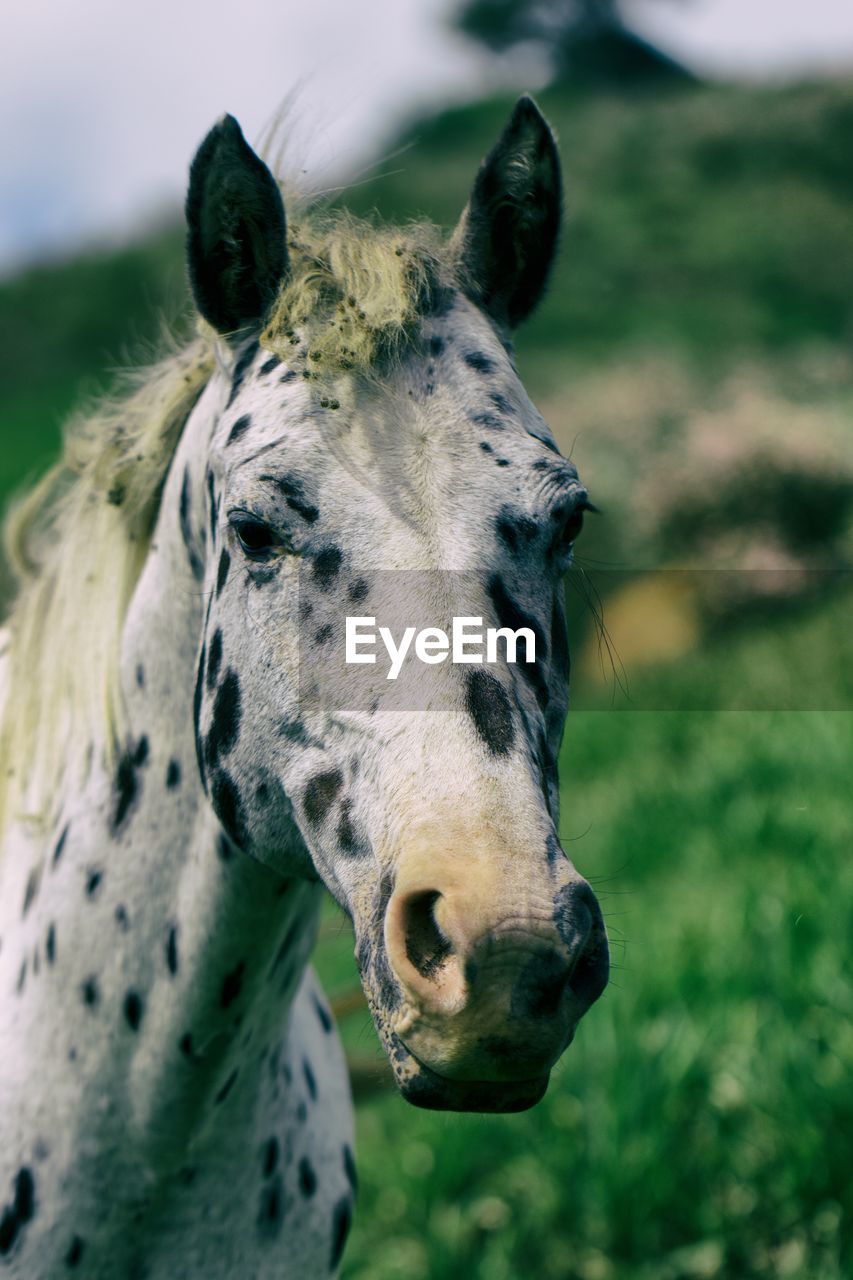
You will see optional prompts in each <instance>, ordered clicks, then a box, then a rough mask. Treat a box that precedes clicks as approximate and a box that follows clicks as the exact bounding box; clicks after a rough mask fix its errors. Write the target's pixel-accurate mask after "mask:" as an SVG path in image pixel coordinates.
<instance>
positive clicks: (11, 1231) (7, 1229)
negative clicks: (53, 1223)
mask: <svg viewBox="0 0 853 1280" xmlns="http://www.w3.org/2000/svg"><path fill="white" fill-rule="evenodd" d="M12 1185H13V1188H14V1194H13V1199H12V1203H11V1204H9V1205H6V1206H5V1208H4V1209H3V1214H2V1217H0V1255H3V1254H7V1253H9V1252H10V1250H11V1249H12V1247H13V1246H14V1244H15V1241H16V1240H17V1238H18V1235H19V1234H20V1232H21V1229H22V1228H23V1227H25V1226H26V1225H27V1223H28V1222H30V1221H31V1220H32V1219H33V1217H34V1216H35V1200H36V1186H35V1180H34V1178H33V1175H32V1172H31V1171H30V1170H29V1169H28V1168H26V1166H24V1167H23V1168H21V1169H19V1170H18V1172H17V1174H16V1175H15V1179H14V1182H13V1184H12Z"/></svg>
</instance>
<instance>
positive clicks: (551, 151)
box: [453, 95, 562, 329]
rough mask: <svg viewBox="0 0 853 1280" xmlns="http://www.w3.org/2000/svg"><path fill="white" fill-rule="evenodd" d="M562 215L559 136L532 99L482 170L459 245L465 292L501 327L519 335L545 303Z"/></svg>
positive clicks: (521, 104)
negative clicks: (519, 329)
mask: <svg viewBox="0 0 853 1280" xmlns="http://www.w3.org/2000/svg"><path fill="white" fill-rule="evenodd" d="M561 212H562V179H561V177H560V160H559V156H558V154H557V145H556V142H555V140H554V135H553V133H552V132H551V129H550V127H549V125H548V122H547V121H546V120H545V118H544V116H543V115H542V113H541V112H540V110H539V108H538V107H537V105H536V103H535V102H534V101H533V99H532V98H528V97H527V96H526V95H525V96H524V97H522V98H519V100H518V102H517V103H516V104H515V108H514V110H513V113H512V115H511V116H510V118H509V121H508V123H507V125H506V128H505V129H504V131H503V133H502V134H501V137H500V139H499V140H498V142H497V144H496V145H495V146H494V147H493V149H492V150H491V151H490V152H489V154H488V155H487V156H486V158H485V160H484V161H483V163H482V164H481V165H480V170H479V172H478V174H477V177H476V180H475V182H474V188H473V190H472V192H471V197H470V199H469V201H468V204H467V205H466V207H465V211H464V213H463V214H462V218H461V220H460V222H459V225H458V227H457V228H456V231H455V233H454V237H453V242H454V246H455V248H456V252H457V254H458V262H459V268H460V271H461V276H462V283H463V288H464V290H465V292H466V293H467V294H468V296H469V297H470V298H471V299H472V301H474V302H476V303H477V304H478V306H481V307H482V308H483V310H484V311H486V312H488V313H489V315H491V316H492V317H493V318H494V319H495V320H496V321H497V322H498V323H499V324H501V325H506V326H508V327H509V328H510V329H512V328H515V326H516V325H517V324H520V323H521V321H522V320H524V319H525V318H526V317H527V316H528V315H529V314H530V312H531V311H532V310H533V308H534V307H535V306H536V304H537V303H538V302H539V299H540V298H541V296H542V293H543V291H544V288H545V283H546V281H547V279H548V273H549V272H550V270H551V265H552V263H553V260H554V254H555V250H556V247H557V237H558V234H559V230H560V217H561Z"/></svg>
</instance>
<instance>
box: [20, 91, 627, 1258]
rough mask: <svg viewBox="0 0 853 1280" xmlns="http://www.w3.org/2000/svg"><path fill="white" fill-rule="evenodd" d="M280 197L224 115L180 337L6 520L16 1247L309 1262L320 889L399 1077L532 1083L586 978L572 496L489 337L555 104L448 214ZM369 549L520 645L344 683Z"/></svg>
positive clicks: (336, 1148) (520, 264)
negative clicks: (400, 678)
mask: <svg viewBox="0 0 853 1280" xmlns="http://www.w3.org/2000/svg"><path fill="white" fill-rule="evenodd" d="M287 203H288V206H289V207H290V212H289V214H288V215H287V216H286V214H285V207H284V204H285V200H284V197H283V196H282V189H281V187H280V185H279V183H278V182H277V181H276V180H275V179H274V178H273V176H272V174H271V172H270V170H269V169H268V167H267V166H266V164H265V163H264V162H263V161H262V160H261V159H260V158H259V157H258V156H257V155H256V154H255V153H254V151H252V150H251V149H250V147H249V146H248V145H247V143H246V142H245V140H244V138H243V135H242V133H241V131H240V128H239V126H238V124H237V123H236V121H235V120H234V119H233V118H232V117H230V116H226V117H224V118H223V119H222V120H221V121H220V122H219V123H218V124H216V125H215V127H214V128H213V129H212V130H211V132H210V133H209V134H208V135H207V137H206V138H205V140H204V141H203V142H202V144H201V147H200V149H199V150H198V152H197V154H196V156H195V159H194V160H193V163H192V167H191V171H190V181H189V190H188V196H187V202H186V212H187V221H188V242H187V245H188V247H187V256H188V269H189V279H190V284H191V290H192V295H193V298H194V301H195V305H196V309H197V311H198V318H197V330H196V334H195V336H194V337H192V339H191V340H190V341H189V342H188V343H187V344H186V345H183V346H181V347H179V348H176V349H175V350H174V351H173V352H172V353H171V354H170V355H168V356H167V357H166V358H165V359H164V360H163V361H162V362H161V363H160V364H158V365H156V366H154V367H152V368H150V369H149V370H147V371H146V372H145V373H143V374H139V375H137V376H136V380H135V382H134V383H133V384H132V385H131V386H129V387H128V388H127V390H126V392H125V393H124V394H123V395H121V396H118V397H117V398H115V399H113V400H110V401H107V402H103V403H100V404H98V405H95V406H94V408H91V409H90V410H89V411H88V412H86V413H84V414H83V415H81V416H80V417H78V418H76V419H75V420H74V421H73V422H72V423H71V424H70V426H69V427H68V429H67V431H66V435H65V442H64V448H63V453H62V456H61V459H60V461H59V462H58V463H57V465H56V466H55V467H54V468H53V470H52V471H50V472H49V473H48V474H47V475H46V476H45V477H44V478H43V479H42V480H41V481H40V482H39V483H38V484H37V485H36V487H35V488H34V489H33V490H32V492H30V493H29V494H28V495H26V496H25V497H24V498H23V499H22V500H21V501H20V502H19V504H18V505H17V506H16V507H15V508H14V509H13V511H12V512H11V514H10V516H9V518H8V520H7V527H6V535H7V549H8V553H9V557H10V562H11V563H12V564H13V566H14V568H15V570H16V573H17V577H18V580H19V585H18V592H17V596H16V598H15V602H14V604H13V607H12V609H11V612H10V615H9V618H8V625H7V628H6V632H5V640H4V649H3V658H2V688H3V691H4V692H3V709H2V739H0V744H1V745H2V761H3V766H2V778H0V784H1V785H2V794H0V800H1V801H2V821H3V830H4V846H3V857H2V863H0V902H2V908H0V936H1V937H2V944H1V945H0V1046H2V1051H1V1052H0V1273H3V1274H8V1275H9V1276H10V1277H15V1278H16V1280H18V1278H21V1280H23V1278H25V1280H54V1278H55V1277H61V1276H64V1275H65V1274H66V1273H71V1272H76V1273H78V1274H80V1275H81V1276H83V1275H85V1276H89V1277H98V1278H101V1277H103V1280H115V1278H116V1277H133V1278H135V1280H143V1278H145V1280H181V1278H186V1280H196V1278H198V1277H205V1280H219V1278H223V1280H224V1278H225V1277H228V1278H231V1280H233V1278H236V1277H239V1278H240V1280H244V1278H246V1277H253V1278H254V1277H257V1278H259V1280H260V1278H264V1277H276V1278H277V1280H281V1278H282V1277H306V1276H312V1277H313V1276H320V1275H329V1274H335V1273H336V1272H337V1269H338V1267H339V1264H340V1261H341V1256H342V1252H343V1249H344V1244H345V1240H346V1237H347V1232H348V1230H349V1227H350V1223H351V1219H352V1212H353V1202H354V1197H355V1192H356V1173H355V1165H354V1158H353V1136H352V1107H351V1100H350V1092H349V1085H348V1077H347V1070H346V1064H345V1059H344V1056H343V1053H342V1051H341V1046H340V1042H339V1040H338V1036H337V1033H336V1030H335V1026H334V1024H333V1021H332V1017H331V1016H330V1011H329V1006H328V1004H327V1002H326V1000H325V998H324V996H323V993H322V991H321V990H320V988H319V986H318V983H317V980H316V978H315V976H314V973H313V970H312V968H311V966H310V964H309V957H310V953H311V949H312V946H313V943H314V940H315V934H316V930H317V919H318V912H319V910H320V906H321V902H322V899H323V894H324V890H325V889H327V890H329V891H330V893H331V894H332V895H333V897H334V898H335V899H336V900H337V902H338V903H339V904H340V907H341V908H342V909H343V911H344V912H345V913H346V914H347V915H348V916H349V918H350V919H351V921H352V925H353V928H354V933H355V949H356V958H357V962H358V966H359V970H360V974H361V979H362V983H363V986H364V990H365V993H366V997H367V1001H368V1004H369V1006H370V1009H371V1012H372V1015H373V1019H374V1021H375V1025H376V1029H377V1032H378V1035H379V1038H380V1040H381V1042H382V1045H383V1047H384V1049H385V1051H386V1052H387V1055H388V1059H389V1061H390V1064H391V1067H392V1068H393V1074H394V1077H395V1079H396V1082H397V1085H398V1087H399V1090H400V1092H401V1093H402V1095H403V1097H404V1098H405V1099H407V1100H408V1101H409V1102H411V1103H414V1104H415V1105H416V1106H420V1107H427V1108H435V1109H438V1110H457V1111H479V1112H509V1111H520V1110H523V1109H525V1108H527V1107H530V1106H532V1105H533V1104H535V1103H536V1102H537V1101H538V1100H539V1099H540V1098H541V1097H542V1095H543V1093H544V1091H545V1088H546V1086H547V1082H548V1077H549V1071H550V1069H551V1068H552V1067H553V1065H554V1063H555V1062H556V1061H557V1059H558V1058H559V1056H560V1055H561V1053H562V1052H563V1050H564V1049H565V1048H566V1047H567V1045H568V1044H569V1042H570V1041H571V1039H572V1037H573V1035H574V1033H575V1028H576V1026H577V1023H578V1020H579V1019H580V1017H581V1016H582V1015H583V1013H584V1012H585V1011H586V1010H587V1008H588V1007H589V1006H590V1005H591V1004H592V1002H593V1001H594V1000H595V999H596V998H597V997H598V996H599V995H600V993H601V991H602V989H603V987H604V985H605V983H606V981H607V972H608V951H607V942H606V934H605V930H604V926H603V923H602V917H601V913H600V911H599V908H598V906H597V903H596V900H595V897H594V896H593V893H592V892H591V890H590V888H589V886H588V884H587V883H586V881H585V880H583V879H582V878H581V877H580V876H579V875H578V873H577V872H576V871H575V869H574V867H573V865H572V863H571V862H570V861H569V860H568V858H567V857H566V855H565V853H564V851H563V850H562V849H561V847H560V844H559V841H558V836H557V774H556V757H557V751H558V746H559V742H560V738H561V734H562V730H563V722H564V719H565V714H566V706H567V687H568V648H567V637H566V625H565V617H564V610H563V600H562V592H561V585H560V584H561V579H562V575H563V573H564V571H565V569H566V568H567V566H568V564H569V562H570V560H571V556H572V546H573V543H574V540H575V538H576V536H577V534H578V532H579V530H580V526H581V522H582V518H583V511H584V508H585V507H586V506H587V494H586V490H585V489H584V487H583V485H582V484H581V482H580V481H579V478H578V474H577V472H576V470H575V467H574V466H573V465H572V464H571V463H570V462H569V461H567V460H566V459H564V458H562V457H561V456H560V454H559V452H558V450H557V448H556V446H555V444H554V441H553V439H552V437H551V435H550V433H549V431H548V428H547V427H546V425H545V423H544V422H543V420H542V418H541V417H540V415H539V414H538V413H537V411H536V410H535V409H534V407H533V405H532V404H531V402H530V400H529V399H528V397H527V395H526V394H525V391H524V389H523V387H522V385H521V382H520V380H519V377H518V375H517V373H516V369H515V365H514V362H513V355H512V346H511V343H510V334H511V333H512V331H513V329H514V328H515V327H516V326H517V325H518V324H519V323H520V322H521V321H523V320H524V319H525V317H526V316H527V315H528V313H529V312H530V311H531V310H532V309H533V307H534V306H535V304H536V303H537V301H538V299H539V297H540V295H541V293H542V291H543V287H544V286H545V283H546V279H547V276H548V273H549V269H550V267H551V263H552V258H553V255H554V251H555V245H556V241H557V237H558V230H559V223H560V216H561V181H560V172H559V165H558V158H557V151H556V146H555V142H554V138H553V136H552V134H551V131H550V129H549V127H548V125H547V124H546V122H545V120H544V119H543V118H542V116H541V115H540V113H539V111H538V109H537V107H536V106H535V104H534V103H533V102H532V101H531V100H530V98H527V97H523V98H521V99H520V101H519V102H518V103H517V105H516V107H515V109H514V111H513V112H512V115H511V117H510V119H509V121H508V123H507V125H506V128H505V130H504V132H503V134H502V135H501V137H500V139H499V140H498V141H497V143H496V145H495V146H494V148H493V150H492V151H491V152H490V153H489V154H488V155H487V157H486V158H485V160H484V161H483V163H482V165H481V167H480V169H479V171H478V173H477V174H476V177H475V180H474V184H473V188H472V191H471V195H470V199H469V201H468V204H467V206H466V208H465V210H464V212H463V213H462V215H461V220H460V222H459V224H458V226H457V227H456V229H455V231H453V233H452V234H450V235H443V234H442V233H441V232H440V231H438V230H437V229H436V228H434V227H432V226H431V225H428V224H422V223H419V224H413V225H409V226H406V227H384V226H382V225H380V224H378V223H373V222H365V221H362V220H359V219H357V218H355V217H354V216H352V215H350V214H348V213H345V212H341V211H335V210H334V209H330V208H329V207H318V205H317V204H316V203H315V204H314V205H311V204H310V203H308V202H306V203H305V204H304V206H303V207H302V208H301V209H300V208H299V207H297V205H292V203H291V198H290V196H288V197H287ZM397 573H399V574H403V575H406V574H412V573H415V574H424V575H425V576H424V578H423V581H424V583H425V584H427V585H425V586H424V588H423V592H422V598H421V603H422V604H426V605H434V610H433V613H434V616H435V617H436V618H438V617H441V618H442V619H445V618H446V617H447V615H448V611H449V612H452V613H454V614H455V613H459V614H472V613H474V614H480V615H482V616H483V617H484V619H485V620H486V623H487V625H496V626H501V627H510V628H513V629H516V628H518V627H520V626H527V627H528V628H530V629H531V630H532V631H533V633H534V635H535V637H536V641H537V645H536V662H535V664H517V665H516V666H512V665H511V664H510V663H509V662H507V661H506V660H504V661H502V662H501V663H494V664H493V665H492V666H488V665H474V664H467V665H463V664H451V663H446V664H444V665H443V666H442V667H440V668H439V667H435V668H433V671H434V678H433V680H432V683H431V685H430V694H429V698H428V699H427V701H426V703H425V704H424V705H420V706H417V707H414V706H412V707H409V708H408V709H407V708H406V707H400V706H399V705H392V704H391V703H390V702H388V700H387V699H388V696H390V695H388V694H387V693H386V687H387V689H390V688H391V684H390V682H387V681H384V682H383V680H381V679H380V678H378V675H377V677H376V679H375V680H374V683H373V686H371V687H372V690H373V692H372V694H371V697H370V698H365V699H364V700H363V704H359V705H358V706H354V707H353V706H351V705H349V704H348V697H347V693H346V690H345V689H343V688H340V687H335V679H334V676H333V674H329V673H330V672H333V670H334V669H333V668H331V667H328V666H325V665H324V664H323V663H321V662H319V660H318V661H316V662H315V661H314V659H315V657H316V658H317V659H319V656H320V655H322V653H323V651H324V649H325V648H327V647H329V646H333V645H334V644H335V643H336V641H337V639H339V637H338V635H337V633H338V631H339V629H340V627H341V625H342V621H343V619H344V618H345V616H348V615H349V614H350V613H353V614H359V615H370V614H371V613H372V612H373V610H374V607H375V606H374V601H373V596H374V593H378V592H379V590H380V586H381V584H382V583H387V581H388V576H389V574H397ZM430 583H431V584H432V586H429V584H430ZM455 583H456V584H458V586H454V584H455ZM463 583H464V584H465V585H464V589H463V586H462V584H463ZM431 590H432V591H434V593H435V595H434V598H430V595H429V592H430V591H431ZM454 591H456V592H457V595H456V596H454ZM306 628H307V630H306ZM346 679H347V677H346V675H345V674H344V675H339V677H338V680H339V682H340V681H345V680H346Z"/></svg>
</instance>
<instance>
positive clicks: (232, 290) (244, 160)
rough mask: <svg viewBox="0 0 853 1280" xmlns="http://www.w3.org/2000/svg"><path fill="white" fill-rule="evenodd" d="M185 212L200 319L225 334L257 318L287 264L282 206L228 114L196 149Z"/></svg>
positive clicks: (268, 176) (267, 175)
mask: <svg viewBox="0 0 853 1280" xmlns="http://www.w3.org/2000/svg"><path fill="white" fill-rule="evenodd" d="M186 215H187V264H188V267H189V276H190V287H191V288H192V292H193V297H194V298H195V303H196V306H197V307H198V309H199V311H200V312H201V314H202V315H203V316H204V318H205V320H209V321H210V323H211V324H212V325H213V327H214V328H215V329H218V330H219V332H220V333H223V334H224V333H229V334H230V333H234V332H236V331H238V330H240V329H244V328H246V326H248V325H255V324H259V323H260V321H261V320H262V319H263V317H264V314H265V312H266V311H267V309H268V308H269V306H270V304H271V303H272V301H273V299H274V298H275V296H276V292H277V290H278V286H279V284H280V282H281V280H282V277H283V276H284V273H285V271H286V269H287V243H286V239H285V232H286V222H285V216H284V205H283V203H282V199H281V192H280V191H279V189H278V183H277V182H276V181H275V179H274V178H273V176H272V174H271V173H270V171H269V169H268V168H267V166H266V165H265V164H264V162H263V160H261V159H259V157H258V156H256V155H255V153H254V151H253V150H252V148H251V147H250V146H249V145H248V143H247V142H246V139H245V138H244V137H243V134H242V132H241V130H240V126H239V124H238V123H237V121H236V120H235V119H234V117H233V116H223V118H222V119H221V120H220V121H219V123H218V124H215V125H214V126H213V128H212V129H211V130H210V133H209V134H208V135H207V137H206V138H205V140H204V142H202V144H201V146H200V147H199V149H198V151H197V152H196V154H195V158H194V159H193V162H192V165H191V167H190V185H189V190H188V192H187V202H186Z"/></svg>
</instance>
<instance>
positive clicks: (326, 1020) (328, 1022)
mask: <svg viewBox="0 0 853 1280" xmlns="http://www.w3.org/2000/svg"><path fill="white" fill-rule="evenodd" d="M314 1008H315V1010H316V1012H317V1017H318V1018H319V1020H320V1026H321V1027H322V1028H323V1030H324V1031H325V1032H326V1034H327V1035H328V1034H329V1032H330V1031H331V1030H332V1028H333V1026H334V1023H333V1022H332V1016H331V1014H330V1013H329V1010H328V1009H327V1008H326V1006H325V1005H324V1004H323V1003H322V1001H320V1000H318V998H317V996H314Z"/></svg>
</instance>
